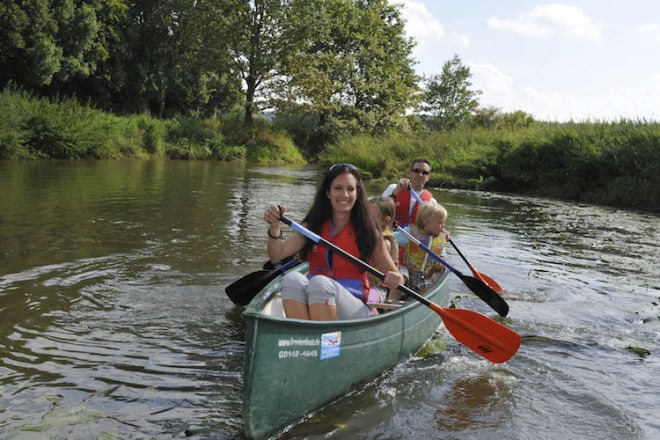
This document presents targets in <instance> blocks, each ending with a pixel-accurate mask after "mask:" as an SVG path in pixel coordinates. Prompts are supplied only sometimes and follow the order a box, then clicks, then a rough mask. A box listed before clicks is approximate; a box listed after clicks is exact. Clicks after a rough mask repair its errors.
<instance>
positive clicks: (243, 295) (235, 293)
mask: <svg viewBox="0 0 660 440" xmlns="http://www.w3.org/2000/svg"><path fill="white" fill-rule="evenodd" d="M281 273H282V271H281V270H280V269H272V270H258V271H256V272H252V273H249V274H247V275H245V276H244V277H242V278H241V279H239V280H236V281H234V282H233V283H231V284H230V285H229V286H227V287H226V288H225V293H227V296H229V299H230V300H231V301H232V302H233V303H234V304H236V305H237V306H246V305H248V304H249V303H250V301H252V298H254V297H255V296H257V294H258V293H259V292H260V291H261V289H263V288H264V287H266V285H267V284H268V283H270V282H271V281H273V280H274V279H275V278H277V277H278V276H279V275H280V274H281Z"/></svg>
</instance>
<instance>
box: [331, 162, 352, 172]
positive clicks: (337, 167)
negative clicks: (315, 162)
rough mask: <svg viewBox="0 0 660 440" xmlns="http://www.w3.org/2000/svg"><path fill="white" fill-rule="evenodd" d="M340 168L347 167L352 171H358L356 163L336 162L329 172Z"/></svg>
mask: <svg viewBox="0 0 660 440" xmlns="http://www.w3.org/2000/svg"><path fill="white" fill-rule="evenodd" d="M340 168H347V169H349V170H351V171H357V170H358V169H357V167H356V166H355V165H353V164H352V163H336V164H334V165H333V166H331V167H330V169H329V170H328V172H330V173H332V172H333V171H335V170H338V169H340Z"/></svg>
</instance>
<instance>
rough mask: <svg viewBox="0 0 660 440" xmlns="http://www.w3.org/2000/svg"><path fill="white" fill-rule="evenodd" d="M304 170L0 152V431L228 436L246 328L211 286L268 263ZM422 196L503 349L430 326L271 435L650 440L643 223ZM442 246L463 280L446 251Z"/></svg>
mask: <svg viewBox="0 0 660 440" xmlns="http://www.w3.org/2000/svg"><path fill="white" fill-rule="evenodd" d="M318 177H319V174H318V173H317V172H316V171H315V170H313V169H308V168H306V169H291V168H272V167H256V166H251V165H245V164H224V163H211V162H168V161H95V162H86V161H71V162H69V161H67V162H55V161H53V162H30V163H15V162H0V185H1V186H2V188H3V191H2V192H0V318H1V319H0V350H1V353H0V438H21V435H28V434H27V433H31V434H32V433H39V434H43V436H44V437H45V438H97V437H103V436H111V435H114V436H118V437H121V438H161V437H164V438H184V437H188V438H239V439H240V438H242V435H243V434H242V422H241V384H242V379H241V369H242V363H243V359H242V355H243V340H244V336H245V333H244V332H245V328H244V324H243V320H242V318H241V315H240V313H241V309H240V308H237V307H234V306H233V304H232V303H231V302H230V301H228V299H227V298H226V296H225V294H224V287H225V286H227V285H228V284H229V283H231V282H232V281H234V280H236V279H238V278H239V277H241V276H242V275H245V274H246V273H248V272H250V271H253V270H258V269H259V268H261V265H262V264H263V262H264V261H265V259H266V253H265V244H266V228H265V225H264V224H263V222H262V221H261V215H262V213H263V210H264V208H265V207H266V205H268V204H270V203H279V204H282V205H285V206H287V207H288V208H289V211H288V213H289V216H290V218H292V219H295V220H300V219H301V218H302V217H303V215H304V213H305V211H306V210H307V208H308V207H309V204H310V203H311V199H312V196H313V193H314V191H315V185H316V181H317V179H318ZM368 189H369V191H370V193H371V194H376V193H377V192H378V191H379V190H380V189H381V188H380V185H375V184H374V185H370V186H369V188H368ZM434 194H435V196H436V198H437V199H438V200H439V201H440V202H441V203H443V204H444V205H445V206H446V207H447V208H448V209H449V219H448V226H449V228H450V230H451V233H452V237H453V239H454V241H455V242H456V243H457V245H458V246H459V247H460V248H461V250H462V251H463V252H464V253H465V254H466V256H467V257H468V259H469V260H470V262H471V263H472V264H474V265H475V267H476V268H477V269H478V270H479V271H481V272H483V273H485V274H487V275H489V276H491V277H492V278H494V279H495V280H496V281H497V282H498V283H499V284H501V285H502V286H503V287H504V288H505V289H506V293H505V297H506V298H507V301H508V302H509V304H510V306H511V312H510V314H509V316H508V317H507V318H506V319H501V318H499V317H497V316H496V315H494V314H493V313H492V311H491V310H490V308H489V307H488V306H487V305H486V304H484V303H483V302H481V301H480V300H479V299H478V298H477V297H476V296H474V295H473V294H472V293H471V292H470V291H469V290H468V289H466V288H465V285H464V284H463V283H462V282H461V281H460V280H459V279H458V278H456V277H455V278H454V279H453V280H452V288H453V289H454V290H455V293H456V295H460V300H459V301H458V305H459V306H460V307H465V308H469V309H472V310H476V311H479V312H480V313H483V314H485V315H487V316H489V317H491V318H493V319H498V320H500V322H502V323H504V324H505V325H507V326H510V327H511V328H512V329H514V330H515V331H516V332H518V333H519V334H520V335H521V336H522V337H523V344H522V346H521V348H520V350H519V352H518V354H517V355H516V356H515V357H514V358H513V359H512V360H511V361H510V362H508V363H506V364H504V365H497V366H495V365H492V364H489V363H488V362H487V361H485V360H483V359H481V358H479V357H477V356H475V355H474V354H473V353H471V352H470V351H469V350H467V349H465V348H464V347H462V346H461V345H460V344H458V343H457V342H456V341H455V340H453V338H451V336H449V335H448V334H447V333H446V332H445V331H444V330H443V329H439V331H438V332H437V335H436V337H435V341H434V344H433V346H432V349H430V350H427V351H428V352H430V354H428V355H425V356H424V357H419V358H414V359H411V360H409V361H407V362H404V363H402V364H400V365H399V366H397V367H396V368H395V369H394V370H392V371H389V372H386V373H385V374H384V375H382V376H380V377H379V378H377V379H376V380H374V381H373V382H371V383H369V384H366V385H365V386H363V387H362V388H360V389H358V390H356V391H355V392H353V393H351V394H350V395H348V396H347V397H346V398H344V399H342V400H341V401H340V402H338V403H337V404H335V405H331V406H330V407H328V408H326V409H324V410H323V411H320V412H318V413H317V414H314V415H312V416H311V417H310V418H309V419H308V420H306V421H305V422H304V423H302V424H300V425H298V426H295V427H293V428H292V429H291V430H290V432H289V433H288V434H286V435H285V438H301V437H305V438H309V439H321V438H327V437H328V435H329V433H331V434H332V436H333V438H346V439H349V438H350V439H353V438H397V439H398V438H477V439H490V438H495V437H502V438H513V439H528V438H538V439H555V438H562V437H564V438H571V439H573V438H640V439H641V438H643V439H651V438H656V437H658V436H660V424H658V422H657V409H658V407H657V402H658V398H659V397H660V396H659V394H658V387H657V386H655V385H654V384H656V383H657V371H658V368H659V366H658V353H660V343H659V342H658V341H660V306H659V303H660V284H659V283H658V281H657V277H656V268H657V267H660V252H658V243H659V238H660V237H659V233H658V217H657V216H652V215H648V214H640V213H632V212H624V211H619V210H614V209H609V208H599V207H592V206H581V205H574V204H568V203H561V202H554V201H549V200H544V199H534V198H526V197H517V196H506V195H497V194H484V193H473V192H465V191H447V190H439V189H436V190H434ZM284 232H285V234H287V233H290V232H287V230H286V228H284ZM447 258H448V260H449V261H450V262H451V263H452V264H453V265H455V266H456V267H457V268H459V269H460V270H461V271H463V272H464V273H466V274H470V272H469V270H468V269H467V268H466V267H465V265H464V263H463V262H462V261H461V260H460V259H459V257H458V255H457V254H455V253H454V252H453V250H452V249H448V250H447Z"/></svg>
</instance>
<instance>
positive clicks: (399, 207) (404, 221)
mask: <svg viewBox="0 0 660 440" xmlns="http://www.w3.org/2000/svg"><path fill="white" fill-rule="evenodd" d="M411 197H412V195H411V194H410V191H400V192H399V194H397V195H396V198H395V199H394V204H395V205H396V212H395V214H394V219H395V220H396V222H397V223H398V224H399V226H401V227H404V226H408V225H409V224H410V223H414V222H415V219H416V218H417V210H418V209H419V203H415V206H414V208H413V210H412V212H410V198H411ZM419 198H420V199H422V201H423V202H424V203H428V202H430V201H431V199H432V198H433V194H431V191H429V190H427V189H425V190H423V191H422V193H421V194H420V195H419Z"/></svg>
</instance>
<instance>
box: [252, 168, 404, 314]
mask: <svg viewBox="0 0 660 440" xmlns="http://www.w3.org/2000/svg"><path fill="white" fill-rule="evenodd" d="M367 204H368V199H367V194H366V190H365V187H364V183H363V182H362V178H361V176H360V173H359V172H358V169H357V168H356V167H355V166H354V165H351V164H337V165H333V166H332V167H331V168H330V170H329V171H328V173H327V174H326V175H325V177H324V179H323V181H322V182H321V185H320V186H319V188H318V189H317V191H316V195H315V196H314V201H313V204H312V207H311V208H310V209H309V211H308V212H307V214H306V215H305V217H304V218H303V221H302V223H303V225H304V226H306V227H307V228H308V229H310V230H311V231H313V232H314V233H316V234H318V235H320V236H321V237H323V238H324V239H326V240H328V241H330V242H331V243H333V244H335V245H337V246H338V247H340V248H342V249H344V250H345V251H347V252H348V253H350V254H352V255H354V256H355V257H357V258H359V259H361V260H363V261H372V262H373V265H374V266H375V267H376V268H377V269H378V270H380V271H381V272H383V273H384V274H385V279H384V281H383V284H384V285H385V286H387V287H389V288H390V289H394V288H396V287H397V286H399V284H402V283H403V282H404V280H403V276H402V275H401V274H400V273H399V271H398V270H397V267H396V265H395V264H394V261H393V260H392V257H391V256H390V254H389V253H388V252H387V249H386V247H385V243H384V241H383V237H382V234H381V233H380V232H379V231H378V230H377V229H376V227H375V224H374V222H373V220H372V218H371V217H370V215H369V211H368V205H367ZM285 211H286V209H285V208H284V207H278V206H277V205H271V206H269V207H268V208H267V209H266V212H265V214H264V221H265V222H266V223H268V224H269V229H268V237H269V239H268V256H269V258H270V259H271V261H279V260H282V259H284V258H286V257H289V256H291V255H295V254H297V253H299V252H300V254H301V255H302V256H303V258H306V259H307V261H308V262H309V274H308V275H307V276H305V275H303V274H301V273H299V272H291V273H288V274H287V275H285V276H284V278H283V279H282V284H281V293H282V303H283V305H284V311H285V313H286V316H287V317H289V318H297V319H312V320H319V321H329V320H337V319H358V318H365V317H368V316H369V314H370V310H369V307H368V306H367V305H366V302H367V298H368V294H369V288H370V286H369V280H368V276H367V272H365V271H364V270H362V269H361V268H360V267H358V266H356V265H355V264H353V263H351V262H349V261H347V260H346V259H344V258H342V257H341V256H338V255H334V253H333V252H332V251H330V250H327V249H326V248H325V247H323V246H319V245H316V244H314V243H312V242H311V241H308V240H307V239H306V238H305V237H304V236H303V235H301V234H300V233H298V232H294V233H293V234H292V235H291V236H289V237H288V238H287V239H286V240H283V239H282V232H281V229H280V222H279V217H280V215H282V214H284V212H285Z"/></svg>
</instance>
